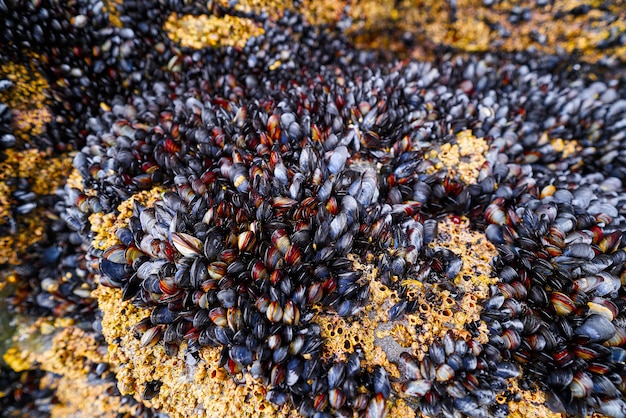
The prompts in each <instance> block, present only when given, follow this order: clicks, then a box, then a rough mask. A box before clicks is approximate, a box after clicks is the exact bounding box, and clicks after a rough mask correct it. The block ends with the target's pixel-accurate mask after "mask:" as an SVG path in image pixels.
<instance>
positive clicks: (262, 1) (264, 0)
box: [216, 0, 293, 20]
mask: <svg viewBox="0 0 626 418" xmlns="http://www.w3.org/2000/svg"><path fill="white" fill-rule="evenodd" d="M216 3H217V4H218V5H220V6H222V7H231V4H232V3H233V2H230V1H228V0H216ZM232 7H233V8H234V10H235V11H238V12H243V13H255V14H261V13H267V14H268V16H269V17H270V19H272V20H276V19H279V18H280V17H281V16H282V15H283V13H284V11H285V10H286V9H292V8H293V2H292V1H291V0H242V1H237V2H234V6H232Z"/></svg>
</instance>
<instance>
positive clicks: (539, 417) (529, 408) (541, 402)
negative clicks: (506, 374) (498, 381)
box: [498, 379, 562, 418]
mask: <svg viewBox="0 0 626 418" xmlns="http://www.w3.org/2000/svg"><path fill="white" fill-rule="evenodd" d="M508 383H509V388H508V391H509V392H510V393H511V395H513V396H512V397H515V398H516V399H515V400H507V399H506V397H502V396H501V397H499V398H498V401H499V402H503V403H507V405H508V407H509V415H508V416H509V418H526V417H531V418H543V417H546V418H557V417H561V416H562V415H561V414H557V413H555V412H552V411H551V410H550V409H549V408H548V407H547V406H546V405H545V403H546V395H545V393H543V392H542V391H530V390H523V389H521V388H520V387H519V386H518V383H517V381H516V380H515V379H510V380H509V381H508ZM515 395H517V396H515Z"/></svg>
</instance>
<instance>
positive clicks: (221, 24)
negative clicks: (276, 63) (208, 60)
mask: <svg viewBox="0 0 626 418" xmlns="http://www.w3.org/2000/svg"><path fill="white" fill-rule="evenodd" d="M164 29H165V31H166V32H167V33H168V36H169V37H170V38H171V39H172V40H174V41H176V42H179V43H180V44H181V45H182V46H184V47H187V48H195V49H200V48H204V47H223V46H235V47H238V48H243V47H244V45H245V44H246V42H247V41H248V39H250V38H251V37H253V36H258V35H261V34H263V28H262V27H260V26H259V25H258V24H257V23H255V22H254V21H253V20H251V19H246V18H241V17H236V16H231V15H225V16H223V17H217V16H214V15H212V16H205V15H201V16H192V15H186V16H182V17H179V16H178V15H177V14H175V13H173V14H171V15H170V17H169V18H168V19H167V21H166V22H165V25H164Z"/></svg>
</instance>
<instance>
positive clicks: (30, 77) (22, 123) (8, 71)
mask: <svg viewBox="0 0 626 418" xmlns="http://www.w3.org/2000/svg"><path fill="white" fill-rule="evenodd" d="M29 58H30V60H29V61H28V63H27V64H16V63H14V62H7V63H5V64H2V65H0V74H2V75H3V77H6V78H7V79H8V80H10V81H11V82H12V85H11V87H10V88H8V89H7V90H5V91H0V103H6V104H7V105H8V106H9V107H10V108H11V109H12V112H13V126H12V127H13V130H14V131H13V134H14V135H15V137H16V138H18V139H20V140H22V141H24V142H27V141H28V139H29V138H30V137H31V136H33V135H39V134H41V133H42V132H43V129H44V125H45V124H46V123H47V122H49V121H50V119H51V116H50V111H49V110H48V109H47V107H46V103H47V98H46V90H47V89H48V83H47V81H46V80H45V79H44V78H43V76H42V75H41V73H39V72H38V71H37V70H36V69H35V64H34V63H35V62H36V60H38V59H39V57H38V56H37V55H36V54H30V56H29Z"/></svg>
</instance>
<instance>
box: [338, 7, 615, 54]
mask: <svg viewBox="0 0 626 418" xmlns="http://www.w3.org/2000/svg"><path fill="white" fill-rule="evenodd" d="M349 3H350V5H351V7H350V8H349V14H350V16H351V17H352V18H353V19H354V21H353V24H352V25H351V26H350V28H349V29H348V33H349V34H350V35H351V36H352V37H353V39H354V40H355V41H356V42H357V44H359V45H362V46H368V47H374V48H379V49H381V50H391V51H394V52H396V53H405V54H408V55H409V56H411V57H413V58H429V57H432V50H433V47H435V46H436V45H447V46H449V47H452V48H455V49H457V50H458V51H463V52H467V53H474V52H488V51H490V50H493V49H494V48H497V49H498V50H500V51H507V52H515V51H524V50H527V49H529V48H532V49H535V50H537V51H540V52H543V53H548V54H551V53H554V51H555V50H560V51H564V52H566V53H568V54H574V55H579V56H581V57H582V58H583V59H584V60H586V61H588V62H597V61H599V60H601V59H605V60H606V59H607V58H608V59H609V60H614V61H621V62H624V60H625V58H624V57H626V46H624V45H621V44H620V43H619V42H616V43H615V44H614V45H611V44H610V42H607V41H608V40H609V39H612V37H615V34H618V33H624V31H625V30H626V19H625V18H624V8H623V5H622V4H621V3H620V2H614V3H610V4H607V3H603V2H599V1H592V2H587V1H583V0H555V1H553V2H550V6H549V7H543V8H541V7H535V8H533V9H532V12H530V13H528V14H527V15H525V16H524V18H523V19H521V18H520V19H518V20H517V21H511V20H510V19H507V17H508V16H510V15H511V12H512V11H514V10H516V9H519V8H520V7H524V6H526V3H525V2H520V1H516V0H504V1H498V2H493V4H490V5H486V4H484V2H483V1H482V0H458V1H455V2H440V1H432V0H404V1H392V0H383V1H379V0H366V1H360V2H349ZM589 6H590V8H589V10H588V12H587V13H576V10H577V8H580V7H589ZM617 16H619V17H621V18H615V17H617ZM494 22H497V25H494ZM403 33H411V35H412V37H413V38H414V42H413V43H412V46H410V47H408V48H407V46H406V45H404V44H403V43H402V42H401V39H402V38H401V35H402V34H403Z"/></svg>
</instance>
